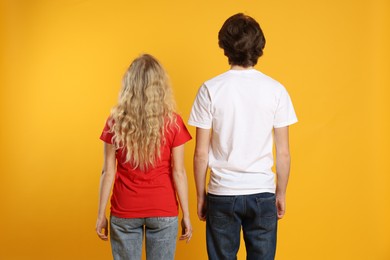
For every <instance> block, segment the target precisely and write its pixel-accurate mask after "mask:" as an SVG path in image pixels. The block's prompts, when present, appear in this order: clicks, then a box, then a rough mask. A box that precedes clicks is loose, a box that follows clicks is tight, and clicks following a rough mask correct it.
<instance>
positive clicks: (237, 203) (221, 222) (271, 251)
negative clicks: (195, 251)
mask: <svg viewBox="0 0 390 260" xmlns="http://www.w3.org/2000/svg"><path fill="white" fill-rule="evenodd" d="M207 207H208V210H207V218H206V240H207V253H208V256H209V259H210V260H230V259H237V252H238V249H239V247H240V232H241V228H242V231H243V236H244V241H245V247H246V252H247V259H250V260H251V259H253V260H272V259H274V258H275V251H276V234H277V211H276V204H275V194H273V193H258V194H252V195H240V196H217V195H212V194H208V195H207Z"/></svg>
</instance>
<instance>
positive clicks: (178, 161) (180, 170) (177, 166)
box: [172, 144, 192, 243]
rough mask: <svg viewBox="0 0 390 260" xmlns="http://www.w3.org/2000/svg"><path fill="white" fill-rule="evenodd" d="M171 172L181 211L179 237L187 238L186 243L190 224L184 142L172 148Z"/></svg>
mask: <svg viewBox="0 0 390 260" xmlns="http://www.w3.org/2000/svg"><path fill="white" fill-rule="evenodd" d="M172 174H173V181H174V183H175V188H176V193H177V196H178V198H179V203H180V207H181V210H182V212H183V219H182V220H181V225H182V235H181V236H180V238H179V239H180V240H187V243H188V242H189V241H190V239H191V236H192V226H191V221H190V211H189V207H188V183H187V174H186V170H185V168H184V144H183V145H180V146H177V147H174V148H173V149H172Z"/></svg>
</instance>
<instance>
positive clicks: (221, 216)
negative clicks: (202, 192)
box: [207, 195, 234, 229]
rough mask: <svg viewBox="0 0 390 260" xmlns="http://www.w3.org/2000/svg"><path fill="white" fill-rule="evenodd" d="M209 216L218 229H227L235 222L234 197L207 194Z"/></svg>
mask: <svg viewBox="0 0 390 260" xmlns="http://www.w3.org/2000/svg"><path fill="white" fill-rule="evenodd" d="M207 208H208V209H207V218H208V219H209V222H210V224H211V225H212V226H213V227H214V228H216V229H225V228H226V227H228V226H229V225H230V224H231V223H232V222H233V213H234V212H233V208H234V197H230V196H229V197H227V196H216V195H212V196H207Z"/></svg>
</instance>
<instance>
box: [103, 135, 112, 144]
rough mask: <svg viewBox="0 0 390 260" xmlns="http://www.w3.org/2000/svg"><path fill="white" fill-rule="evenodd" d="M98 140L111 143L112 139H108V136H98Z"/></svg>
mask: <svg viewBox="0 0 390 260" xmlns="http://www.w3.org/2000/svg"><path fill="white" fill-rule="evenodd" d="M100 140H102V141H103V142H105V143H108V144H112V140H109V138H105V137H103V136H100Z"/></svg>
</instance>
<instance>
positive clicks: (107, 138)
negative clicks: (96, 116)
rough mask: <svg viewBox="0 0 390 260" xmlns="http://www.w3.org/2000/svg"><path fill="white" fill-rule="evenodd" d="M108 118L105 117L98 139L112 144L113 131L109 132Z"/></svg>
mask: <svg viewBox="0 0 390 260" xmlns="http://www.w3.org/2000/svg"><path fill="white" fill-rule="evenodd" d="M109 121H110V119H107V121H106V124H105V126H104V128H103V131H102V134H101V135H100V140H102V141H104V142H106V143H109V144H112V137H113V133H110V125H109Z"/></svg>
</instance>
